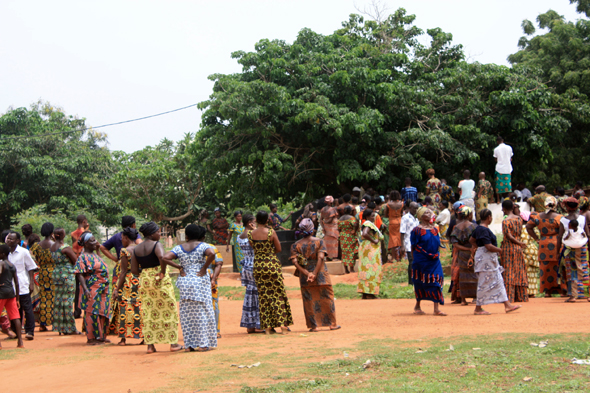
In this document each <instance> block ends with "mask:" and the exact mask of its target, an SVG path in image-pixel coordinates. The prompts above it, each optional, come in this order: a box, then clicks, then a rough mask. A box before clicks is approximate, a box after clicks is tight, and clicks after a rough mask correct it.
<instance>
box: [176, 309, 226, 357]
mask: <svg viewBox="0 0 590 393" xmlns="http://www.w3.org/2000/svg"><path fill="white" fill-rule="evenodd" d="M180 326H181V327H182V338H183V340H184V347H185V348H215V347H217V327H216V323H215V312H214V311H213V303H212V302H198V301H195V300H189V299H183V300H181V301H180Z"/></svg>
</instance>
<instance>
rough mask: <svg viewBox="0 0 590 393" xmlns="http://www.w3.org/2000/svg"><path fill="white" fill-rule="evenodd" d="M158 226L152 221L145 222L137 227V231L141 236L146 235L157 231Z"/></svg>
mask: <svg viewBox="0 0 590 393" xmlns="http://www.w3.org/2000/svg"><path fill="white" fill-rule="evenodd" d="M159 229H160V227H159V226H158V224H156V223H155V222H153V221H150V222H146V223H145V224H143V225H142V226H141V228H139V232H141V233H142V234H143V237H148V236H151V235H153V234H154V233H156V232H158V230H159Z"/></svg>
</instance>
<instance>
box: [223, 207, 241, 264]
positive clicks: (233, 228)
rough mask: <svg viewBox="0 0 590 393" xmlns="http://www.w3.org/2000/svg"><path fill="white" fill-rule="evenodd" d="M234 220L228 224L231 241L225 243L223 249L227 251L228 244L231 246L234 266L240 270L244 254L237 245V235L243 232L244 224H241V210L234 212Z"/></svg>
mask: <svg viewBox="0 0 590 393" xmlns="http://www.w3.org/2000/svg"><path fill="white" fill-rule="evenodd" d="M234 220H235V221H234V222H232V223H231V224H230V226H229V234H230V236H231V241H230V242H229V244H228V245H227V247H226V249H225V251H226V252H229V246H230V245H231V246H232V249H233V253H234V256H235V261H236V266H237V267H238V272H240V273H241V272H242V260H243V259H244V254H243V253H242V249H241V248H240V246H238V236H240V235H241V234H242V232H244V225H243V224H242V211H241V210H238V211H236V212H234Z"/></svg>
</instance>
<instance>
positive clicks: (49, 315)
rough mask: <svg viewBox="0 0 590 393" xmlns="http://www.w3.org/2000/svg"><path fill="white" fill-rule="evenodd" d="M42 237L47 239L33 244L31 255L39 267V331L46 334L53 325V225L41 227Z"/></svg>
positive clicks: (47, 224)
mask: <svg viewBox="0 0 590 393" xmlns="http://www.w3.org/2000/svg"><path fill="white" fill-rule="evenodd" d="M41 235H42V236H44V237H45V239H43V240H41V241H40V242H39V243H35V244H33V246H32V247H31V250H30V251H31V254H32V255H33V258H34V259H35V261H36V262H37V265H39V297H40V304H39V331H40V332H46V331H47V325H53V291H54V286H53V277H52V276H53V269H54V268H55V261H54V260H53V257H52V256H51V251H50V248H51V245H52V244H53V240H51V235H53V224H52V223H50V222H46V223H45V224H43V226H42V227H41Z"/></svg>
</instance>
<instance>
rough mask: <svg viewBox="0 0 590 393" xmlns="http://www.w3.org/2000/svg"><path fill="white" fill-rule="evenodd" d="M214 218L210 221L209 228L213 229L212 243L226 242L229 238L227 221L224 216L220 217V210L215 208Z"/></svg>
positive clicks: (222, 243)
mask: <svg viewBox="0 0 590 393" xmlns="http://www.w3.org/2000/svg"><path fill="white" fill-rule="evenodd" d="M214 214H215V218H214V219H213V221H211V229H213V244H221V245H224V244H227V242H228V240H229V233H228V231H227V230H228V228H229V222H227V220H226V219H225V218H224V217H221V210H220V209H219V208H218V207H216V208H215V212H214Z"/></svg>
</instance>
